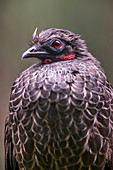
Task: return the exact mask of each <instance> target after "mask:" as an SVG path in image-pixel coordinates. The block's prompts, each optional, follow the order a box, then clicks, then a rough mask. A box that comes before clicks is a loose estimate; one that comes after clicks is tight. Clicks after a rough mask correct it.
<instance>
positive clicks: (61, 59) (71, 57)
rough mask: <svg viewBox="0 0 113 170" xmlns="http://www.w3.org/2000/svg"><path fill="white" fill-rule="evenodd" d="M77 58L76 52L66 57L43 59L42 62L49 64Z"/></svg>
mask: <svg viewBox="0 0 113 170" xmlns="http://www.w3.org/2000/svg"><path fill="white" fill-rule="evenodd" d="M74 58H75V54H69V55H67V56H65V57H61V58H55V59H52V60H51V59H45V60H44V61H42V63H44V64H48V63H53V62H55V61H65V60H71V59H74Z"/></svg>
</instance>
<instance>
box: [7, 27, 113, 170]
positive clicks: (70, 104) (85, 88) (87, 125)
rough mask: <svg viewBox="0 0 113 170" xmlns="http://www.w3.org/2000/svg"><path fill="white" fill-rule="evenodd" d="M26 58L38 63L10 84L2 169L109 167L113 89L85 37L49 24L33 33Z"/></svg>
mask: <svg viewBox="0 0 113 170" xmlns="http://www.w3.org/2000/svg"><path fill="white" fill-rule="evenodd" d="M35 32H36V31H35ZM29 57H36V58H39V59H40V60H41V63H39V64H34V65H33V66H31V67H30V68H28V69H27V70H25V71H24V72H22V73H21V75H20V76H19V77H18V78H17V79H16V81H15V82H14V84H13V86H12V90H11V96H10V105H9V114H8V116H7V119H6V124H5V166H6V169H7V170H18V169H29V170H30V169H33V170H36V169H42V170H44V169H46V170H60V169H65V170H67V169H68V170H69V169H70V170H104V169H109V170H110V169H111V170H112V169H113V163H112V162H113V158H112V157H113V152H112V145H113V141H112V137H113V89H112V87H111V85H110V83H109V82H108V80H107V78H106V76H105V73H104V71H103V69H102V68H101V66H100V63H99V62H98V61H97V60H96V59H95V58H94V57H93V56H92V55H91V54H90V53H89V52H88V51H87V48H86V45H85V42H84V41H83V40H81V39H80V37H79V36H78V35H75V34H74V33H72V32H70V31H67V30H63V29H48V30H46V31H43V32H41V33H40V34H39V35H36V33H35V34H34V35H33V41H32V47H31V48H30V49H28V50H27V51H26V52H25V53H24V54H23V56H22V58H29Z"/></svg>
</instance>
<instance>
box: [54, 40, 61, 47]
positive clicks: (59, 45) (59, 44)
mask: <svg viewBox="0 0 113 170" xmlns="http://www.w3.org/2000/svg"><path fill="white" fill-rule="evenodd" d="M61 45H62V44H61V42H60V41H59V40H55V41H54V42H53V47H55V48H60V47H61Z"/></svg>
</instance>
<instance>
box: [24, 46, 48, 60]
mask: <svg viewBox="0 0 113 170" xmlns="http://www.w3.org/2000/svg"><path fill="white" fill-rule="evenodd" d="M45 55H48V53H47V52H46V51H45V50H44V49H41V47H40V46H39V47H36V46H32V47H31V48H29V49H28V50H27V51H25V52H24V53H23V55H22V59H25V58H31V57H35V58H39V59H43V57H45Z"/></svg>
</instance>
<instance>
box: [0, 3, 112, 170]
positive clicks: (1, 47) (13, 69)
mask: <svg viewBox="0 0 113 170" xmlns="http://www.w3.org/2000/svg"><path fill="white" fill-rule="evenodd" d="M36 27H38V31H39V32H40V31H41V30H45V29H47V28H51V27H56V28H64V29H68V30H70V31H72V32H74V33H77V34H79V35H82V39H85V41H86V44H87V46H88V50H89V51H90V52H91V53H92V54H93V55H94V56H95V57H96V58H97V59H98V60H99V61H100V62H101V64H102V67H103V68H104V70H105V72H106V75H107V77H108V79H109V80H110V82H111V83H112V84H113V76H112V73H113V66H112V65H113V0H95V1H94V0H46V1H45V0H0V99H1V102H0V170H4V145H3V142H4V122H5V117H6V114H7V113H8V102H9V96H10V89H11V85H12V83H13V82H14V80H15V79H16V77H17V76H18V75H19V74H20V73H21V72H22V71H23V70H24V69H26V68H27V67H29V66H30V65H32V64H33V63H35V62H37V61H36V60H35V59H28V60H24V61H22V60H21V55H22V53H23V52H24V51H25V50H26V49H27V48H28V44H29V41H30V40H31V39H32V34H33V31H34V30H35V28H36Z"/></svg>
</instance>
